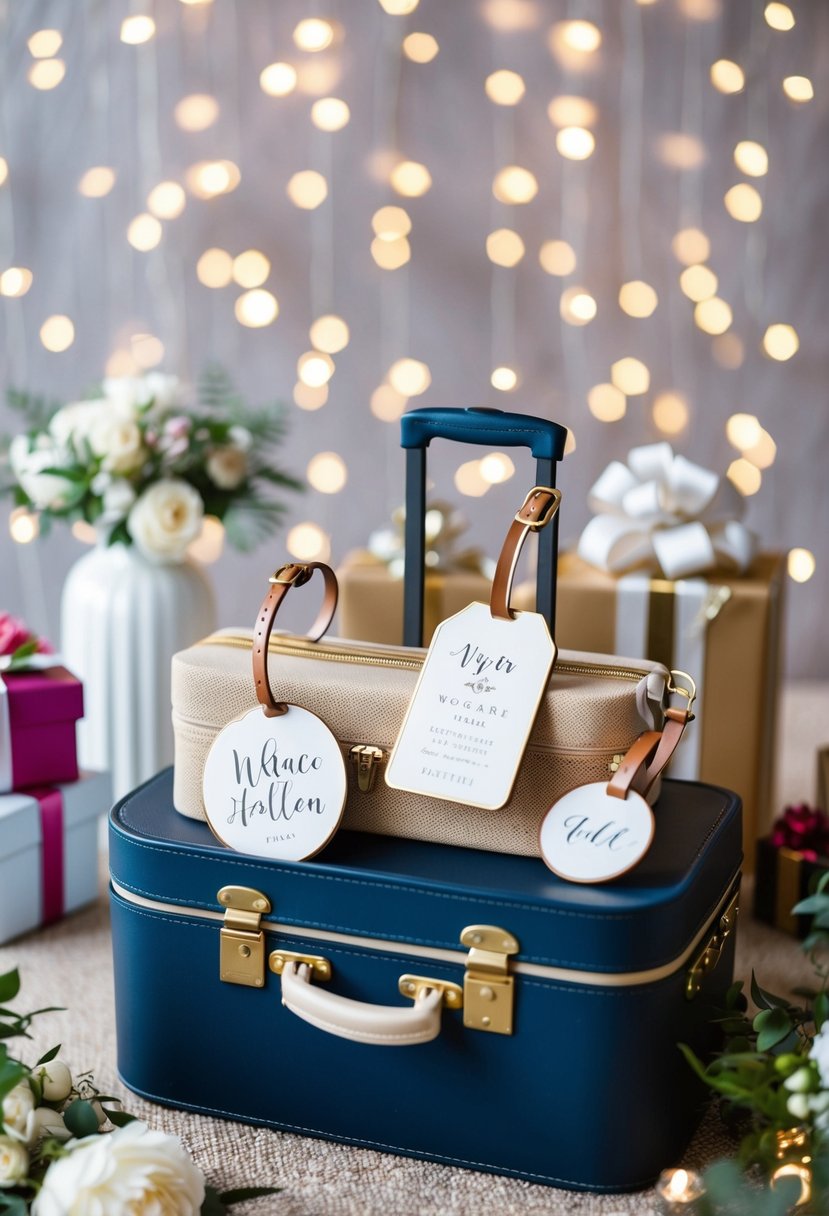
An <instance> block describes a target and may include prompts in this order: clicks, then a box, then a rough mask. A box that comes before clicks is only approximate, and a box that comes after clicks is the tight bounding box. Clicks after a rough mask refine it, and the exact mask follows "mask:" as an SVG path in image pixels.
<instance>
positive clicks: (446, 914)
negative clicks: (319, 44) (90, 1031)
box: [110, 772, 741, 1191]
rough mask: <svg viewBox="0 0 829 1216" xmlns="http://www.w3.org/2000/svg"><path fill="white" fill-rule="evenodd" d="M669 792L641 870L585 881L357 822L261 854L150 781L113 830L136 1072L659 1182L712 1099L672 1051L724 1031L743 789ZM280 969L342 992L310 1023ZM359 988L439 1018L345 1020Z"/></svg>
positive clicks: (395, 1144) (121, 988)
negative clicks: (186, 813)
mask: <svg viewBox="0 0 829 1216" xmlns="http://www.w3.org/2000/svg"><path fill="white" fill-rule="evenodd" d="M655 809H656V817H657V830H656V836H655V839H654V843H653V846H652V848H651V850H650V852H649V853H648V855H647V856H646V858H645V859H644V861H643V862H642V863H641V865H640V866H639V867H638V868H637V869H635V870H633V871H632V872H630V873H629V874H626V875H625V876H623V877H622V878H620V879H618V880H617V881H615V882H614V883H612V884H609V885H606V886H599V887H591V886H585V885H570V884H567V883H566V882H563V881H561V880H560V879H558V878H556V877H555V876H554V875H553V874H552V873H551V872H550V871H549V870H548V869H547V868H546V867H545V866H544V864H543V863H542V862H541V861H540V860H537V859H534V858H529V857H509V856H501V855H498V854H494V853H483V852H477V851H474V850H469V849H460V848H452V847H449V846H446V845H432V844H427V843H423V842H420V841H409V840H401V839H392V838H388V837H383V836H377V835H370V834H357V833H350V832H345V831H341V832H340V833H339V834H338V835H337V836H336V837H335V838H334V840H333V841H332V842H331V843H330V844H329V845H328V846H327V848H326V849H325V850H324V852H323V853H321V854H320V855H318V856H317V857H316V858H314V859H313V860H312V861H306V862H298V863H289V862H283V863H279V862H274V861H269V860H262V859H258V858H253V857H248V856H245V855H244V854H239V853H233V852H230V851H229V850H227V849H226V848H224V847H223V846H222V845H221V844H219V843H218V842H217V841H216V840H215V839H214V838H213V836H212V835H211V833H210V831H209V829H208V828H207V826H206V825H205V824H203V823H200V822H197V821H194V820H191V819H187V818H185V817H183V816H181V815H179V814H177V813H176V812H175V811H174V809H173V805H172V776H171V773H170V772H167V773H164V774H161V775H160V776H158V777H156V778H153V779H152V780H151V781H150V782H148V783H147V784H146V785H144V786H142V787H141V788H140V789H139V790H137V791H135V792H134V793H133V794H130V795H129V796H128V797H127V798H125V799H123V800H122V801H121V802H120V803H119V804H118V805H117V806H116V807H115V808H114V810H113V812H112V816H111V823H110V858H111V878H112V885H111V900H112V932H113V946H114V955H115V991H116V1006H117V1029H118V1066H119V1071H120V1075H121V1077H122V1079H123V1080H124V1082H125V1084H126V1085H127V1086H129V1088H130V1089H132V1090H134V1091H135V1092H136V1093H139V1094H141V1095H143V1096H144V1097H147V1098H150V1099H152V1100H154V1101H157V1102H162V1103H166V1104H169V1105H172V1106H176V1107H183V1108H186V1109H190V1110H195V1111H201V1112H204V1113H207V1114H210V1115H217V1116H220V1117H224V1118H230V1119H239V1120H243V1121H246V1122H250V1123H255V1124H258V1125H262V1126H267V1127H272V1128H280V1129H285V1130H287V1131H291V1132H298V1133H301V1134H303V1135H309V1136H321V1137H326V1138H330V1139H334V1140H337V1141H341V1142H343V1143H346V1144H354V1145H359V1146H367V1147H371V1148H375V1149H381V1150H386V1151H388V1152H393V1153H402V1154H406V1155H409V1156H415V1157H423V1158H427V1159H429V1160H432V1161H438V1162H445V1163H447V1164H449V1165H456V1166H467V1167H470V1168H473V1169H478V1170H490V1171H493V1172H497V1173H502V1174H507V1175H513V1176H515V1177H518V1178H524V1179H527V1180H529V1181H531V1182H541V1183H548V1184H551V1185H555V1186H560V1187H570V1188H577V1189H587V1190H597V1191H621V1190H633V1189H637V1188H640V1187H644V1186H646V1185H648V1184H649V1183H651V1182H652V1181H653V1179H654V1178H655V1176H656V1175H657V1174H658V1172H659V1171H660V1169H662V1168H663V1167H665V1166H668V1165H671V1164H676V1163H677V1162H678V1161H679V1160H680V1159H681V1156H682V1153H683V1151H684V1149H685V1147H686V1146H687V1144H688V1141H689V1139H690V1137H691V1135H692V1133H693V1131H694V1129H695V1127H696V1125H697V1122H698V1120H699V1117H700V1114H701V1111H702V1109H703V1107H704V1102H705V1096H704V1094H703V1092H702V1091H701V1089H700V1087H699V1086H698V1084H697V1082H696V1080H695V1078H694V1077H693V1076H692V1073H691V1071H690V1069H689V1068H688V1066H687V1065H686V1064H685V1062H684V1060H683V1058H682V1056H681V1054H680V1052H679V1050H678V1048H677V1043H678V1042H685V1043H688V1044H690V1045H691V1046H692V1047H693V1048H694V1049H695V1050H696V1051H697V1052H699V1053H701V1054H705V1053H706V1052H707V1051H708V1050H709V1049H710V1048H711V1046H712V1044H713V1041H714V1037H715V1032H714V1030H713V1028H712V1025H711V1016H712V1009H713V1008H714V1007H715V1006H717V1005H718V1003H720V1002H722V1000H723V997H724V993H725V991H726V989H727V987H728V985H729V984H730V983H731V980H732V974H733V958H734V932H733V930H734V926H735V923H736V914H737V893H738V884H739V867H740V861H741V854H740V838H741V835H740V804H739V800H738V798H737V797H736V796H735V795H734V794H730V793H728V792H726V791H724V790H720V789H716V788H714V787H711V786H705V785H699V784H691V783H683V782H678V781H666V782H665V785H664V791H663V793H662V796H661V797H660V800H659V802H658V804H657V806H656V808H655ZM303 960H304V961H303ZM280 972H281V973H282V974H281V976H280ZM288 977H290V979H291V985H292V989H293V988H295V987H296V986H297V984H299V985H300V986H301V987H302V988H303V990H306V989H308V990H310V991H312V992H314V993H316V994H319V993H325V994H326V996H325V997H323V998H322V1003H323V1005H325V1010H324V1012H323V1013H322V1014H320V1015H319V1016H318V1017H317V1020H316V1023H315V1024H309V1021H307V1020H303V1018H302V1017H301V1016H296V1015H295V1013H294V1012H292V1010H291V1009H290V1008H288V1007H286V1006H285V1005H283V1004H282V1003H281V999H280V997H281V995H282V992H281V985H282V984H283V983H284V984H285V989H284V992H285V996H286V999H288V1000H289V1003H290V1002H291V999H292V998H291V997H290V995H289V985H288ZM309 981H310V986H309ZM329 993H330V994H336V995H332V997H331V998H330V999H328V994H329ZM435 994H437V996H435ZM435 1001H437V1005H438V1006H442V1007H441V1008H440V1010H438V1007H437V1006H436V1005H435ZM326 1002H327V1003H326ZM366 1002H368V1003H371V1004H372V1005H373V1006H392V1007H393V1006H397V1009H391V1010H389V1013H390V1014H392V1015H393V1016H394V1017H397V1016H398V1015H401V1016H402V1018H403V1019H406V1018H407V1017H409V1015H410V1014H411V1016H412V1017H413V1018H414V1019H415V1022H416V1021H417V1017H418V1016H419V1013H418V1011H421V1012H422V1011H424V1010H425V1009H426V1006H427V1005H429V1010H428V1011H427V1012H428V1016H429V1018H430V1019H433V1020H434V1018H438V1019H439V1022H438V1023H437V1024H438V1025H439V1027H440V1033H439V1034H438V1037H437V1038H434V1039H430V1040H429V1041H420V1042H419V1041H417V1033H416V1031H415V1032H413V1033H412V1034H409V1035H408V1038H407V1035H406V1034H402V1033H401V1035H399V1036H392V1037H387V1039H386V1040H385V1041H383V1039H382V1037H381V1038H380V1040H379V1043H382V1045H378V1043H377V1042H373V1041H372V1042H369V1041H352V1040H350V1039H347V1038H343V1037H339V1033H340V1031H339V1029H338V1023H339V1022H340V1020H342V1022H343V1025H346V1024H348V1022H349V1016H350V1015H349V1012H348V1011H349V1010H355V1011H358V1012H360V1016H363V1013H364V1012H365V1010H364V1004H363V1003H366ZM340 1011H342V1019H341V1018H340ZM382 1012H383V1011H381V1013H382ZM424 1016H425V1014H424ZM415 1022H413V1023H412V1025H413V1026H414V1024H415ZM401 1024H402V1023H401ZM407 1025H408V1023H407ZM407 1034H408V1032H407ZM369 1037H370V1036H369ZM375 1037H376V1036H375ZM205 1059H208V1060H209V1061H210V1067H209V1068H205V1067H204V1060H205Z"/></svg>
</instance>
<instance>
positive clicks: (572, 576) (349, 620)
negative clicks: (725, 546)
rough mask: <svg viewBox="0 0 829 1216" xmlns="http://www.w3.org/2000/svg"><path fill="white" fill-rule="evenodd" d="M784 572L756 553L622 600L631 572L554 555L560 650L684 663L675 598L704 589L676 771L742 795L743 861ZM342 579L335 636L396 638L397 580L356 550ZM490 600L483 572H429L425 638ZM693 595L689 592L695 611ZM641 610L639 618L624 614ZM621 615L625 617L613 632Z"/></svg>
mask: <svg viewBox="0 0 829 1216" xmlns="http://www.w3.org/2000/svg"><path fill="white" fill-rule="evenodd" d="M784 571H785V560H784V558H783V557H782V556H780V555H777V554H761V555H760V556H759V557H758V558H756V559H755V561H754V563H753V564H752V566H751V568H750V570H749V571H748V572H747V573H746V574H745V575H739V576H738V575H734V574H728V573H720V572H714V573H712V574H709V575H708V576H706V578H705V579H704V580H702V579H694V580H681V581H677V582H676V583H674V582H671V581H670V580H668V579H659V578H652V579H649V580H643V579H642V577H641V576H640V578H639V580H638V581H639V591H638V592H636V591H635V588H634V592H635V593H634V594H633V596H632V598H631V599H630V602H629V603H628V602H627V601H625V603H624V604H621V601H620V599H619V597H620V595H626V593H627V589H628V587H629V582H630V580H627V581H626V580H625V579H623V578H622V579H620V578H616V577H614V576H613V575H609V574H605V573H603V572H602V571H600V570H597V569H595V568H594V567H593V566H590V565H588V564H587V563H586V562H583V561H582V560H581V559H580V558H578V557H576V556H575V555H574V554H570V553H567V554H564V555H563V556H562V557H561V559H560V561H559V577H558V607H557V614H556V642H557V643H558V645H559V647H561V648H562V649H568V650H587V651H595V652H598V653H601V654H624V655H627V656H628V657H630V658H642V657H647V658H649V659H654V660H658V661H660V662H663V663H665V665H666V666H667V667H674V668H675V667H682V666H683V662H682V661H680V660H681V659H682V656H683V654H684V653H686V652H687V650H688V646H687V645H684V644H683V643H684V642H687V641H688V639H683V637H682V636H681V634H682V632H683V626H682V624H681V622H682V619H683V618H682V613H681V612H679V611H678V601H680V600H681V599H682V595H683V593H684V592H687V591H688V590H689V588H690V589H691V590H692V591H694V593H695V594H696V596H697V601H698V600H699V596H700V593H702V602H701V608H702V611H699V610H698V609H694V620H693V621H692V627H693V632H694V633H695V635H696V636H695V637H694V638H693V639H692V640H691V643H690V647H691V651H692V652H695V653H696V656H697V658H696V661H695V662H692V663H691V664H689V666H690V667H693V670H691V671H690V674H691V675H692V676H694V678H695V679H697V680H698V684H699V689H700V694H701V695H700V698H699V700H698V702H697V704H696V706H695V707H694V708H695V712H696V714H697V719H698V720H697V722H695V723H694V726H693V727H692V729H691V731H689V732H688V733H687V737H688V741H689V743H690V744H691V751H689V752H688V753H687V754H686V755H685V756H684V757H683V758H682V759H680V756H677V758H676V760H675V761H674V764H673V765H672V773H673V775H674V776H683V777H687V778H693V779H696V780H700V781H707V782H710V783H711V784H713V785H721V786H725V787H726V788H728V789H733V790H736V791H737V793H738V794H739V795H740V797H741V798H742V799H743V807H744V819H743V840H744V851H745V856H746V863H747V867H748V868H751V866H752V864H753V859H754V855H755V843H756V841H757V839H758V837H760V836H762V835H763V834H764V833H765V832H766V831H767V830H768V827H769V826H770V823H771V807H770V800H771V797H772V793H773V791H772V783H773V765H774V735H775V726H776V716H777V700H778V697H777V691H778V680H779V651H780V634H781V615H782V599H783V576H784ZM338 575H339V578H340V616H339V632H340V634H341V635H342V636H343V637H347V638H355V639H361V640H364V641H373V642H379V643H385V644H392V645H394V644H399V643H400V642H401V640H402V622H403V581H402V579H400V578H395V577H393V576H392V575H391V574H390V573H389V570H388V568H387V566H386V565H385V564H384V563H382V562H380V561H378V559H377V558H376V557H374V556H372V555H371V554H370V553H366V552H363V551H358V552H356V553H353V554H351V555H349V557H348V558H347V559H346V560H345V562H344V563H343V565H342V567H341V569H340V570H339V571H338ZM692 584H693V586H692ZM643 587H644V592H643V590H642V588H643ZM488 599H489V582H488V580H487V579H486V578H484V576H483V575H481V574H477V573H472V572H469V571H463V570H457V571H452V572H451V573H447V574H442V573H435V572H433V573H429V574H427V577H426V600H425V631H424V632H425V640H426V644H428V642H429V640H430V638H431V636H432V633H433V632H434V629H435V626H436V625H437V624H438V622H439V621H441V620H444V619H445V618H446V617H448V616H451V615H452V614H453V613H455V612H460V610H461V609H462V608H464V607H465V606H466V605H467V604H469V603H471V602H472V601H473V600H483V601H484V602H486V601H488ZM682 602H683V603H684V602H685V601H682ZM693 603H694V601H693V598H692V607H693ZM512 605H513V607H514V608H519V609H532V608H534V606H535V586H534V584H533V583H529V582H527V583H522V584H520V586H518V587H517V588H516V589H515V592H514V593H513V599H512ZM620 606H621V607H622V608H623V609H624V611H623V612H621V613H620ZM637 614H641V615H642V619H641V620H634V621H631V619H630V618H631V616H633V617H636V616H637ZM620 615H621V616H622V617H623V618H625V619H624V620H623V621H622V622H621V625H622V627H621V628H620V621H619V619H618V618H619V616H620ZM686 616H687V611H686ZM678 622H679V623H680V627H679V628H678V627H677V626H678ZM685 628H686V631H687V621H686V622H685ZM620 633H621V635H622V636H621V637H620ZM631 634H634V635H638V636H639V638H641V645H637V646H635V647H633V648H631V647H628V648H627V649H626V648H625V644H624V642H625V641H629V640H630V636H631ZM637 652H638V653H637ZM686 670H687V668H686Z"/></svg>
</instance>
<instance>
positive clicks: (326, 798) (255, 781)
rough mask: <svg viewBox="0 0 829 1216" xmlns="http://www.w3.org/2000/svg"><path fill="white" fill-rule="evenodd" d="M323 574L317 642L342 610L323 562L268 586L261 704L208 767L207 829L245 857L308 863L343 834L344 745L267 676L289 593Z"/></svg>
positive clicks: (229, 731)
mask: <svg viewBox="0 0 829 1216" xmlns="http://www.w3.org/2000/svg"><path fill="white" fill-rule="evenodd" d="M315 569H319V570H321V571H322V573H323V575H324V578H325V591H326V593H325V600H324V602H323V605H322V608H321V610H320V614H319V616H318V617H317V620H316V621H315V622H314V625H313V626H312V628H311V630H310V632H309V633H308V637H309V638H311V639H312V640H316V639H317V638H319V637H321V636H322V634H323V633H324V632H325V630H326V629H327V627H328V624H329V622H330V620H331V617H332V616H333V615H334V611H335V609H336V606H337V581H336V577H335V575H334V572H333V570H331V568H330V567H329V566H326V565H325V564H324V563H322V562H309V563H307V564H304V565H299V564H294V565H289V566H283V567H282V568H281V569H280V570H277V572H276V574H274V575H273V576H272V578H271V580H270V582H271V589H270V591H269V593H268V595H267V597H266V599H265V602H264V603H263V605H262V607H261V609H260V611H259V616H258V618H257V622H256V628H255V631H254V637H253V679H254V686H255V689H256V695H257V698H258V700H259V702H260V704H259V705H258V706H257V707H256V708H255V709H252V710H249V711H248V713H246V714H244V715H243V717H241V718H237V719H236V721H234V722H231V723H230V724H229V725H228V726H226V727H225V728H224V730H222V731H221V732H220V733H219V734H218V735H217V737H216V739H215V741H214V743H213V746H212V747H211V748H210V751H209V753H208V756H207V762H206V764H205V767H204V778H203V784H202V797H203V801H204V809H205V814H206V817H207V822H208V824H209V826H210V828H211V830H212V832H213V833H214V835H215V836H217V837H218V839H219V840H221V841H222V843H223V844H226V845H228V846H229V847H230V848H231V849H236V850H238V851H239V852H242V853H252V854H254V855H255V856H257V857H273V858H278V859H280V860H282V861H303V860H305V859H306V858H308V857H313V856H314V854H315V853H318V852H319V851H320V849H322V848H324V846H325V845H326V844H327V843H328V841H329V840H330V839H331V837H332V836H333V835H334V833H335V832H336V830H337V828H338V827H339V823H340V820H341V818H342V813H343V808H344V806H345V798H346V789H347V781H346V771H345V762H344V760H343V756H342V752H341V751H340V746H339V744H338V742H337V740H336V739H335V738H334V735H333V734H332V733H331V731H330V730H329V728H328V727H327V726H326V725H325V723H324V722H323V721H322V720H321V719H320V718H318V717H317V716H316V714H313V713H311V712H310V711H309V710H307V709H302V708H301V707H300V706H299V705H289V704H286V703H285V702H277V701H276V700H275V699H274V696H273V692H272V691H271V686H270V681H269V677H268V664H267V656H268V641H269V638H270V634H271V630H272V628H273V622H274V617H275V616H276V610H277V608H278V607H279V605H280V603H281V602H282V600H283V599H284V597H285V595H286V594H287V592H288V590H289V589H290V588H291V587H293V586H302V584H303V583H306V582H308V580H309V579H310V577H311V575H312V573H313V571H314V570H315Z"/></svg>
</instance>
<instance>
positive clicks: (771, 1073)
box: [682, 873, 829, 1216]
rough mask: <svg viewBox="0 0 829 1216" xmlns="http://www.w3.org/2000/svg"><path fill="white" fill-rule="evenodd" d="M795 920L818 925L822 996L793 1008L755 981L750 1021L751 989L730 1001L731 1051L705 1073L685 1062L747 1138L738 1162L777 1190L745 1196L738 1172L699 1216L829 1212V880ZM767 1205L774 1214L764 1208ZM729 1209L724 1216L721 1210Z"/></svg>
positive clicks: (718, 1180) (808, 994) (799, 993)
mask: <svg viewBox="0 0 829 1216" xmlns="http://www.w3.org/2000/svg"><path fill="white" fill-rule="evenodd" d="M793 913H794V914H795V915H800V916H803V915H809V916H813V918H814V919H813V921H812V930H811V932H810V934H809V936H808V937H807V938H806V940H805V941H804V943H803V949H804V950H805V951H806V953H807V954H808V955H809V957H810V959H811V961H812V963H813V965H814V969H815V984H814V986H810V987H804V988H798V989H796V990H795V992H794V994H793V995H794V997H796V998H800V999H799V1001H794V1000H789V999H788V998H787V997H784V996H778V995H776V994H775V993H772V992H769V991H767V990H766V989H764V988H763V987H762V986H761V985H760V983H759V982H758V980H757V978H756V977H755V976H754V975H752V979H751V990H750V991H751V1000H752V1002H753V1004H754V1006H755V1009H756V1012H755V1013H754V1014H751V1013H749V1012H748V1001H747V999H746V997H745V996H744V994H743V991H742V989H743V985H742V983H737V984H735V985H734V986H733V987H732V988H731V990H730V991H729V994H728V1000H727V1008H726V1009H725V1010H723V1011H722V1014H721V1016H720V1018H719V1021H720V1023H721V1025H722V1028H723V1033H724V1036H725V1047H724V1050H723V1051H722V1052H721V1053H719V1054H718V1055H717V1056H716V1057H715V1058H714V1060H713V1061H712V1062H711V1063H710V1064H708V1065H707V1066H706V1065H704V1064H703V1063H702V1062H701V1061H700V1060H699V1059H698V1058H697V1057H696V1056H695V1055H694V1053H693V1052H692V1051H690V1050H689V1049H688V1048H687V1047H683V1048H682V1050H683V1052H684V1054H685V1057H686V1059H687V1060H688V1062H689V1064H690V1065H691V1067H692V1068H694V1070H695V1071H696V1072H697V1074H698V1075H699V1076H700V1077H701V1078H702V1080H703V1081H704V1082H705V1083H706V1084H707V1085H709V1086H710V1087H711V1088H712V1089H713V1090H714V1092H715V1093H717V1094H719V1095H720V1098H721V1107H722V1115H723V1118H724V1119H725V1121H726V1123H727V1125H728V1126H729V1127H731V1128H732V1130H733V1131H734V1132H735V1134H738V1135H740V1137H741V1138H740V1141H739V1148H738V1153H737V1160H738V1163H739V1165H740V1166H742V1167H743V1168H745V1169H747V1170H750V1171H752V1170H753V1171H754V1174H755V1176H756V1174H757V1173H758V1172H759V1174H760V1175H762V1176H765V1177H766V1178H768V1179H769V1180H770V1182H771V1187H772V1190H770V1191H769V1192H768V1193H767V1194H766V1196H765V1199H763V1200H762V1201H761V1196H760V1194H759V1193H758V1191H757V1190H756V1189H753V1190H752V1191H751V1192H747V1191H745V1187H744V1182H743V1180H742V1175H741V1174H740V1172H739V1170H737V1169H736V1167H732V1168H730V1169H725V1170H720V1173H719V1174H715V1175H714V1179H713V1186H711V1185H710V1184H709V1179H708V1174H706V1195H705V1196H704V1197H703V1199H701V1200H700V1201H699V1202H698V1205H697V1206H696V1207H692V1208H691V1211H692V1212H693V1213H694V1216H709V1214H710V1216H716V1214H717V1213H721V1212H723V1213H725V1212H728V1213H729V1216H731V1214H732V1213H733V1216H740V1213H742V1212H743V1210H745V1212H746V1213H748V1212H749V1206H746V1207H745V1209H743V1207H742V1206H735V1204H737V1205H739V1204H740V1203H741V1200H740V1195H741V1194H745V1195H746V1204H755V1201H758V1202H761V1206H759V1207H758V1206H751V1208H750V1210H751V1212H752V1214H753V1216H761V1213H768V1214H769V1216H773V1214H774V1213H784V1212H787V1211H789V1210H791V1208H792V1206H793V1205H794V1204H795V1203H796V1202H797V1201H798V1198H799V1199H800V1204H799V1206H798V1209H797V1210H798V1211H803V1212H815V1213H817V1212H825V1211H827V1210H829V873H827V874H824V875H823V876H822V877H821V878H820V879H819V881H818V882H817V884H816V888H815V891H814V893H813V894H812V895H810V896H809V897H808V898H807V899H805V900H802V901H801V902H800V903H798V904H797V905H796V906H795V907H794V909H793ZM762 1203H765V1204H766V1205H767V1206H762ZM720 1205H722V1206H720Z"/></svg>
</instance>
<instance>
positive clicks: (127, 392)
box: [103, 376, 152, 418]
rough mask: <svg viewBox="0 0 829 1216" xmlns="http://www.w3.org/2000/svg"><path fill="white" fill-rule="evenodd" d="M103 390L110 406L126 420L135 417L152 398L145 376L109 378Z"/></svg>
mask: <svg viewBox="0 0 829 1216" xmlns="http://www.w3.org/2000/svg"><path fill="white" fill-rule="evenodd" d="M103 390H104V396H105V397H106V399H107V401H108V402H109V403H110V405H112V406H114V407H115V409H116V410H117V411H118V413H119V414H121V416H122V417H125V418H133V417H135V414H136V413H137V412H138V410H140V409H142V408H143V407H144V406H146V405H148V404H149V401H150V398H151V397H152V393H151V392H150V390H149V389H148V388H147V384H146V381H145V380H144V377H143V376H108V377H107V378H106V379H105V380H104V383H103Z"/></svg>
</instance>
